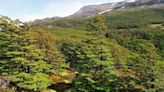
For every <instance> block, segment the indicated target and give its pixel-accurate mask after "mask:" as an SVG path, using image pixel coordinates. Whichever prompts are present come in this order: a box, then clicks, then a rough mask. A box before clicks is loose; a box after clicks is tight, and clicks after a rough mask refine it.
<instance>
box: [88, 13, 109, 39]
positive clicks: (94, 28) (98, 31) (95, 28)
mask: <svg viewBox="0 0 164 92" xmlns="http://www.w3.org/2000/svg"><path fill="white" fill-rule="evenodd" d="M106 29H107V27H106V25H105V18H104V17H103V16H102V15H100V14H96V16H95V17H94V18H93V19H91V20H90V21H89V23H88V24H87V26H86V30H87V31H91V32H92V33H93V34H95V35H98V36H105V35H106Z"/></svg>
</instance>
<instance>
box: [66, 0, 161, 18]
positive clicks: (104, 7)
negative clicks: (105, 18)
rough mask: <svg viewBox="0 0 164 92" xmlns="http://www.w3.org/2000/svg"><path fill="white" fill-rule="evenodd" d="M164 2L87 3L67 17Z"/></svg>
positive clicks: (146, 0) (152, 0) (145, 0)
mask: <svg viewBox="0 0 164 92" xmlns="http://www.w3.org/2000/svg"><path fill="white" fill-rule="evenodd" d="M159 4H164V0H134V1H133V2H132V0H124V1H121V2H117V3H106V4H100V5H88V6H84V7H82V8H81V9H80V10H79V11H78V12H76V13H74V14H73V15H71V16H69V17H90V16H93V15H95V14H96V13H99V14H102V13H105V12H109V11H111V10H117V9H125V8H129V7H141V6H142V7H143V6H145V7H146V6H150V7H151V6H152V5H159Z"/></svg>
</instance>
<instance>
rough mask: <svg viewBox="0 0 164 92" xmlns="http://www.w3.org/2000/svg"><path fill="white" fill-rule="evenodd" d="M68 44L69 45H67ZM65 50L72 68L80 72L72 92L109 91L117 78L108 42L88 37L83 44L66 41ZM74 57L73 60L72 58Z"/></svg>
mask: <svg viewBox="0 0 164 92" xmlns="http://www.w3.org/2000/svg"><path fill="white" fill-rule="evenodd" d="M66 44H67V45H66ZM66 44H64V45H63V46H64V47H63V49H62V50H63V52H65V54H66V55H67V56H68V57H67V58H68V59H67V60H68V61H67V62H70V64H71V68H73V69H74V70H76V71H77V72H78V74H77V77H76V79H75V80H74V82H73V87H72V89H70V90H71V92H77V91H78V92H109V91H112V90H115V87H114V85H112V84H114V82H115V81H116V80H117V77H116V74H115V70H114V66H113V63H114V62H113V58H112V56H111V53H110V48H108V45H107V43H106V42H104V41H101V40H98V39H88V40H85V41H83V42H82V43H81V44H75V45H71V44H69V43H66ZM72 59H73V60H72ZM72 61H73V62H72Z"/></svg>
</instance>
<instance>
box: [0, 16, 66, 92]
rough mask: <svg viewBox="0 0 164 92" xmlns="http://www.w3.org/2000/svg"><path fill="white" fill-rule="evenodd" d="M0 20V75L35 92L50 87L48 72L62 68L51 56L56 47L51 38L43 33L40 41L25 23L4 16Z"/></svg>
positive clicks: (20, 86) (22, 87)
mask: <svg viewBox="0 0 164 92" xmlns="http://www.w3.org/2000/svg"><path fill="white" fill-rule="evenodd" d="M0 22H1V23H0V27H1V32H0V48H1V50H0V75H2V76H5V77H8V78H11V80H12V82H13V83H14V84H15V85H17V86H18V87H19V88H21V89H28V90H35V91H36V90H39V89H45V88H47V87H48V86H50V84H51V82H50V80H49V79H48V76H49V74H51V73H54V72H55V71H54V69H55V68H56V69H57V68H58V69H61V68H62V66H60V67H59V64H58V66H57V65H54V63H55V62H57V61H58V60H56V58H53V59H52V57H53V56H54V57H55V56H57V55H56V54H54V53H56V52H57V50H56V49H57V48H56V47H53V46H51V44H50V43H51V42H53V41H54V40H53V39H51V38H47V37H46V36H45V38H41V39H40V40H41V41H42V43H39V41H38V39H36V38H35V36H38V35H35V36H34V35H32V34H34V33H33V32H32V30H31V29H30V28H28V27H27V26H26V24H24V23H21V22H19V21H12V20H10V19H9V18H7V17H2V18H1V19H0ZM42 34H44V33H42ZM45 35H46V34H45ZM40 36H42V35H39V37H40ZM49 36H50V35H49ZM47 39H48V40H47ZM49 39H50V40H49ZM44 40H47V41H44ZM49 44H50V45H49ZM53 45H54V44H53ZM43 46H45V47H43ZM50 50H53V51H56V52H54V53H52V52H50ZM49 58H50V59H51V60H52V61H51V60H50V59H49ZM55 60H56V61H55ZM58 63H59V61H58ZM63 64H64V63H63Z"/></svg>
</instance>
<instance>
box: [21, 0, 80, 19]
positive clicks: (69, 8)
mask: <svg viewBox="0 0 164 92" xmlns="http://www.w3.org/2000/svg"><path fill="white" fill-rule="evenodd" d="M82 6H83V4H82V3H81V2H79V1H76V2H68V3H61V2H55V1H53V2H49V3H48V4H47V5H46V6H45V7H44V8H43V9H42V11H41V12H40V13H33V14H27V15H24V16H23V17H22V18H20V20H22V21H29V20H30V21H32V20H35V19H43V18H46V17H54V16H60V17H65V16H68V15H71V14H73V13H74V12H75V11H78V10H79V9H80V8H81V7H82Z"/></svg>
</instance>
